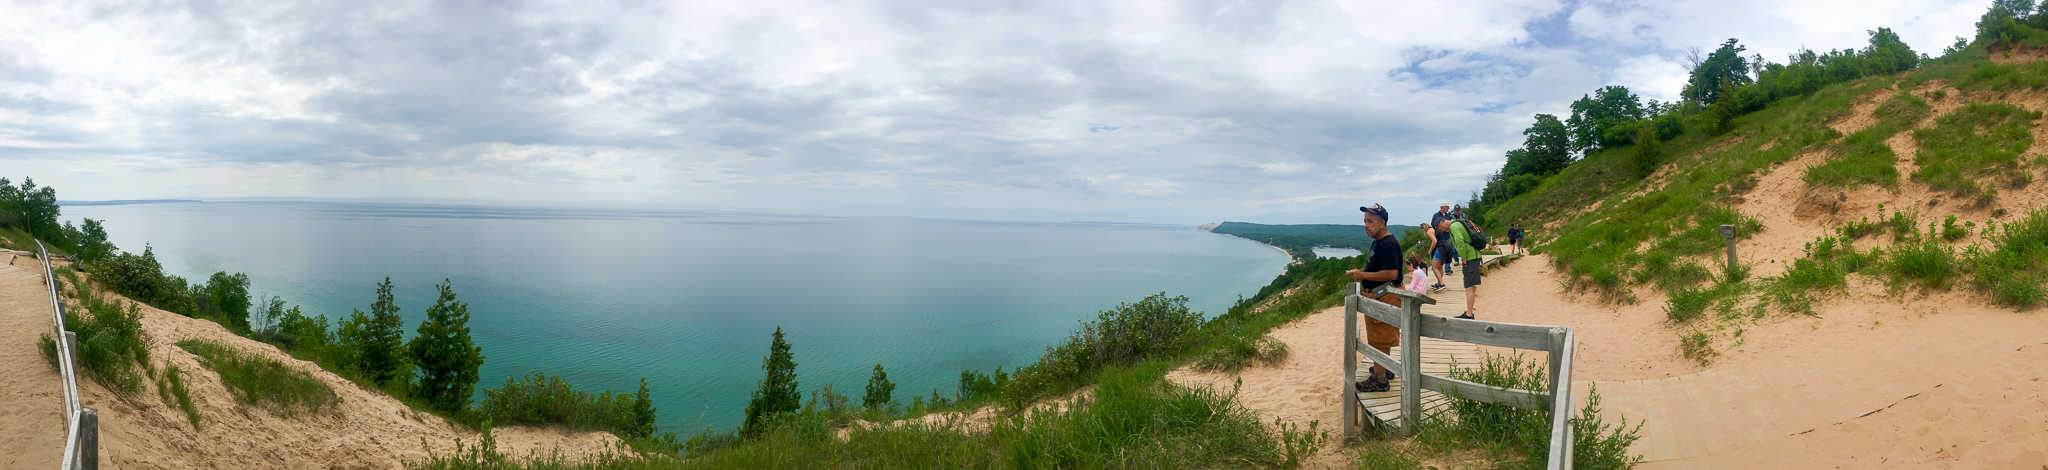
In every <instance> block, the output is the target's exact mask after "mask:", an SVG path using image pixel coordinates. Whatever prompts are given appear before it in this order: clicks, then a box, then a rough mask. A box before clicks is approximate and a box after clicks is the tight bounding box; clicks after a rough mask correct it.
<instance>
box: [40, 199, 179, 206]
mask: <svg viewBox="0 0 2048 470" xmlns="http://www.w3.org/2000/svg"><path fill="white" fill-rule="evenodd" d="M181 202H206V201H201V200H198V199H113V200H106V201H57V205H58V206H59V207H62V206H128V205H136V204H174V203H181Z"/></svg>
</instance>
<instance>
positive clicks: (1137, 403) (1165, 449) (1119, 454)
mask: <svg viewBox="0 0 2048 470" xmlns="http://www.w3.org/2000/svg"><path fill="white" fill-rule="evenodd" d="M1172 366H1173V364H1172V363H1170V362H1166V361H1150V362H1146V363H1144V364H1140V365H1136V366H1117V367H1110V368H1107V369H1105V370H1104V371H1103V372H1102V373H1101V374H1100V377H1099V383H1100V384H1101V386H1099V387H1097V388H1096V389H1095V393H1094V396H1093V398H1092V399H1084V400H1080V401H1077V402H1076V403H1075V404H1074V405H1073V406H1071V407H1070V408H1068V409H1067V410H1065V411H1058V412H1055V411H1046V412H1037V413H1030V414H1026V415H1021V416H1017V417H1014V418H1009V417H999V418H997V420H996V421H995V422H994V423H992V424H991V425H990V427H989V429H988V431H987V432H986V433H980V432H969V431H968V430H966V429H965V428H963V427H962V426H961V425H959V424H955V423H945V422H936V423H923V424H918V423H899V424H897V425H891V426H877V427H871V428H856V429H851V430H849V431H848V432H847V434H846V437H845V439H844V440H841V439H840V438H838V437H837V436H836V434H837V433H836V431H837V430H836V429H835V425H834V423H835V421H838V420H839V418H838V417H835V416H834V413H835V412H833V411H830V410H829V409H828V407H820V406H812V407H807V408H806V409H805V410H804V411H802V412H798V413H792V414H785V415H780V416H779V417H777V418H775V419H773V420H770V421H769V422H767V424H764V426H765V427H764V428H763V429H762V430H761V432H760V433H759V434H758V435H756V436H755V437H752V438H746V439H735V440H727V441H724V442H721V443H719V445H718V446H715V447H696V448H693V449H691V450H690V457H689V458H688V459H677V458H673V457H671V456H664V455H648V456H645V457H642V456H639V455H630V454H627V453H625V452H614V453H610V454H606V455H599V456H592V457H586V458H581V459H570V458H564V457H561V456H559V455H547V456H531V457H529V458H526V459H508V458H506V457H505V456H503V455H500V454H498V453H497V452H496V450H495V446H494V445H491V444H488V443H484V444H480V445H478V446H477V447H470V448H465V449H463V450H461V451H458V452H457V453H456V454H454V455H446V456H442V455H432V456H430V457H429V459H428V460H427V461H424V462H414V463H411V464H410V465H409V467H410V468H414V469H481V468H533V469H596V468H607V469H611V468H624V469H634V468H690V469H694V468H867V467H888V468H1019V469H1023V468H1160V469H1167V468H1173V469H1178V468H1239V467H1269V468H1294V467H1298V466H1299V465H1300V463H1301V461H1302V460H1303V459H1305V458H1306V457H1307V456H1309V455H1312V454H1313V453H1314V452H1315V451H1316V450H1317V449H1318V448H1319V447H1320V446H1321V445H1323V443H1324V442H1325V437H1324V434H1326V431H1319V430H1317V429H1307V430H1296V429H1292V428H1291V427H1282V428H1281V430H1280V432H1279V433H1278V434H1279V435H1277V436H1276V435H1274V434H1275V433H1273V432H1272V431H1269V430H1268V429H1267V427H1266V426H1264V425H1263V423H1261V422H1259V419H1258V417H1257V415H1255V414H1254V413H1252V412H1251V411H1249V410H1247V409H1245V408H1244V407H1243V406H1242V405H1240V404H1238V403H1237V401H1236V399H1235V394H1234V393H1219V392H1214V391H1210V390H1209V389H1206V388H1203V389H1189V388H1184V387H1180V386H1177V385H1173V384H1171V383H1169V382H1166V381H1165V380H1164V378H1163V375H1164V372H1165V371H1166V370H1167V369H1169V368H1171V367H1172ZM814 405H815V404H814Z"/></svg>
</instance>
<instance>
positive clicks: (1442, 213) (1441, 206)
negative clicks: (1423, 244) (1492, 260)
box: [1429, 201, 1456, 294]
mask: <svg viewBox="0 0 2048 470" xmlns="http://www.w3.org/2000/svg"><path fill="white" fill-rule="evenodd" d="M1447 220H1451V201H1437V203H1436V213H1435V214H1430V216H1429V227H1430V232H1433V233H1434V234H1435V236H1434V237H1431V238H1430V239H1429V261H1430V270H1431V271H1434V272H1436V284H1432V285H1430V286H1429V292H1430V293H1432V294H1434V293H1438V292H1443V291H1444V267H1445V266H1449V265H1450V264H1451V260H1452V259H1453V258H1452V256H1453V255H1455V254H1456V253H1455V252H1454V251H1452V250H1451V232H1450V231H1448V230H1447V229H1445V228H1444V221H1447Z"/></svg>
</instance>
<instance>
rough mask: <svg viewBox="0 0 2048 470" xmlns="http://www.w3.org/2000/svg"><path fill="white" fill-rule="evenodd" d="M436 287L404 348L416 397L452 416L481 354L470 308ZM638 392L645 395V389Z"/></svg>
mask: <svg viewBox="0 0 2048 470" xmlns="http://www.w3.org/2000/svg"><path fill="white" fill-rule="evenodd" d="M435 287H436V288H438V289H440V291H441V293H440V296H439V297H436V298H435V299H434V306H432V307H427V319H426V320H424V321H421V322H420V327H419V331H418V332H419V335H417V336H414V337H413V339H412V342H411V343H410V344H407V345H406V346H407V349H410V350H411V352H412V361H413V363H414V364H417V365H419V374H420V383H419V388H418V395H419V396H420V397H423V398H426V399H427V403H428V404H429V405H432V406H433V407H434V408H435V409H439V410H441V411H444V412H449V413H454V412H459V411H462V410H463V409H464V408H468V407H469V396H470V394H472V393H474V392H475V391H476V381H477V368H478V367H481V366H483V365H484V354H483V348H479V347H477V346H476V343H475V342H472V341H470V338H469V304H466V303H463V302H462V301H459V300H455V288H454V287H453V285H452V284H451V283H450V282H449V281H448V280H446V279H442V280H441V284H440V285H437V286H435ZM641 391H642V392H645V391H646V388H645V386H644V385H643V387H642V389H641Z"/></svg>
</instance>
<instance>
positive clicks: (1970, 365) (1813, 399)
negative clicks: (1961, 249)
mask: <svg viewBox="0 0 2048 470" xmlns="http://www.w3.org/2000/svg"><path fill="white" fill-rule="evenodd" d="M1549 270H1550V268H1549V266H1548V261H1547V260H1546V259H1544V258H1543V257H1536V258H1532V259H1530V260H1527V261H1525V262H1523V263H1518V264H1516V265H1513V266H1510V267H1508V268H1506V269H1503V270H1501V271H1499V272H1497V273H1490V276H1489V281H1498V282H1497V283H1494V284H1492V285H1493V286H1494V287H1495V288H1496V289H1497V290H1496V291H1493V292H1494V295H1491V296H1488V297H1483V298H1481V299H1480V305H1481V306H1482V307H1485V306H1490V305H1491V306H1499V307H1495V308H1492V309H1491V310H1493V311H1495V312H1497V313H1496V314H1495V315H1494V318H1496V319H1499V320H1502V321H1511V322H1520V323H1544V324H1566V325H1573V326H1574V327H1576V328H1578V334H1577V337H1578V341H1579V343H1578V347H1579V349H1578V355H1577V356H1575V357H1574V360H1575V361H1576V362H1577V363H1578V366H1577V367H1575V368H1574V369H1573V376H1574V378H1575V379H1577V380H1574V381H1573V387H1574V394H1575V396H1578V397H1584V396H1585V393H1587V391H1588V390H1587V389H1589V388H1591V387H1592V386H1593V385H1595V384H1597V385H1598V388H1599V391H1600V394H1601V397H1602V399H1603V405H1604V406H1605V408H1606V410H1605V412H1604V414H1605V415H1606V416H1607V417H1608V418H1609V419H1610V421H1611V420H1613V419H1616V418H1620V417H1624V416H1625V417H1627V418H1628V419H1629V420H1632V421H1642V422H1644V423H1645V424H1644V426H1643V439H1642V440H1641V441H1638V442H1637V443H1636V445H1635V447H1634V448H1633V451H1634V452H1636V453H1638V454H1640V455H1642V456H1643V457H1644V458H1645V459H1646V460H1647V462H1646V465H1645V466H1644V468H1730V467H1736V466H1742V467H1763V468H1815V467H1833V466H1840V467H1843V468H1874V467H1888V468H2038V467H2039V466H2040V465H2042V464H2044V463H2048V382H2044V381H2043V379H2044V378H2048V368H2044V367H2041V366H2040V364H2043V363H2044V362H2043V361H2048V336H2044V335H2043V334H2042V332H2044V331H2048V317H2042V316H2041V315H2039V314H2037V313H2013V312H2011V311H2006V310H2000V309H1997V308H1993V307H1989V306H1986V305H1983V304H1984V303H1985V302H1984V301H1983V300H1981V299H1973V298H1970V297H1967V294H1960V293H1951V294H1941V295H1933V296H1921V295H1915V296H1913V297H1911V298H1904V297H1899V296H1890V295H1885V294H1883V293H1882V291H1881V290H1879V289H1877V288H1875V287H1874V286H1869V285H1867V283H1859V284H1858V285H1855V286H1852V291H1853V292H1855V294H1852V295H1850V296H1846V298H1836V299H1832V300H1829V301H1825V302H1823V303H1822V304H1821V305H1819V306H1817V307H1816V309H1817V310H1818V311H1819V316H1818V317H1812V318H1808V317H1796V318H1791V317H1784V316H1783V315H1782V314H1774V315H1773V316H1771V317H1767V318H1765V319H1763V320H1762V321H1761V322H1760V323H1759V324H1755V325H1750V326H1747V327H1744V332H1743V333H1742V334H1741V335H1740V343H1739V344H1731V342H1730V341H1729V340H1727V338H1728V337H1729V336H1730V335H1729V334H1725V333H1724V334H1717V336H1718V337H1720V338H1722V340H1721V341H1719V342H1718V343H1717V347H1718V348H1720V349H1721V350H1722V354H1721V356H1720V357H1719V358H1718V359H1717V360H1716V361H1715V363H1714V365H1713V366H1711V367H1708V368H1701V367H1700V366H1698V365H1695V364H1693V363H1691V362H1690V361H1688V360H1685V359H1683V358H1680V357H1679V356H1678V354H1677V348H1676V347H1675V343H1676V337H1677V335H1678V333H1679V332H1680V331H1683V330H1682V329H1680V328H1676V327H1670V326H1665V325H1664V324H1663V315H1662V312H1661V311H1660V310H1659V309H1658V307H1657V306H1655V305H1653V304H1661V299H1658V300H1657V301H1655V302H1652V301H1649V300H1646V301H1645V302H1644V303H1643V304H1640V305H1635V306H1627V307H1620V308H1616V307H1607V306H1600V305H1593V304H1590V303H1579V302H1575V301H1573V300H1572V299H1571V298H1569V297H1568V296H1566V295H1562V294H1560V293H1559V292H1558V287H1557V283H1556V281H1555V279H1556V276H1555V275H1553V274H1552V273H1550V272H1549ZM1909 300H1910V301H1911V302H1912V305H1905V304H1902V303H1901V302H1905V301H1909ZM1507 305H1514V306H1515V308H1514V309H1506V308H1500V307H1505V306H1507ZM1581 401H1582V402H1583V398H1582V399H1581Z"/></svg>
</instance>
